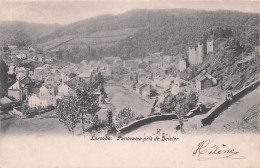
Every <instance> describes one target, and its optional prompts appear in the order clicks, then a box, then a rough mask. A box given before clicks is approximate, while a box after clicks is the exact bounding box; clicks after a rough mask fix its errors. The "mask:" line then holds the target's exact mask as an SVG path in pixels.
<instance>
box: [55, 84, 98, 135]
mask: <svg viewBox="0 0 260 168" xmlns="http://www.w3.org/2000/svg"><path fill="white" fill-rule="evenodd" d="M93 91H94V89H93V88H92V87H91V86H87V87H82V88H78V89H77V90H76V96H69V97H63V98H62V99H61V100H60V102H59V103H58V105H57V107H56V113H57V115H58V117H59V120H60V122H62V123H64V125H65V126H66V127H67V128H68V130H69V131H70V132H72V133H73V134H74V128H75V127H76V125H77V124H78V123H80V122H81V124H82V134H83V135H84V131H85V129H84V123H85V122H87V123H90V125H91V127H92V126H93V125H95V119H96V118H95V114H96V112H98V111H99V110H100V107H99V104H98V96H99V95H96V94H94V92H93Z"/></svg>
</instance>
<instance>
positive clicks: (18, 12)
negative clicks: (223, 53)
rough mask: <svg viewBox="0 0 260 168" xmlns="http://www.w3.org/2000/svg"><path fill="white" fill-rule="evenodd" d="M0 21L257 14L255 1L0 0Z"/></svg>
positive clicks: (61, 21)
mask: <svg viewBox="0 0 260 168" xmlns="http://www.w3.org/2000/svg"><path fill="white" fill-rule="evenodd" d="M0 2H1V6H0V19H1V21H25V22H31V23H47V24H62V25H63V24H70V23H73V22H76V21H80V20H84V19H87V18H91V17H95V16H98V15H103V14H112V15H116V14H120V13H124V12H126V11H129V10H132V9H173V8H192V9H202V10H236V11H241V12H254V13H258V12H259V11H260V2H258V3H257V2H255V1H247V2H246V1H204V2H202V1H196V2H195V1H173V0H131V1H130V0H89V1H78V0H76V1H75V0H74V1H72V0H55V1H53V0H39V1H32V0H31V1H26V0H20V1H14V0H1V1H0Z"/></svg>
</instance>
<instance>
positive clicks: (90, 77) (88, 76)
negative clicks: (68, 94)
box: [77, 71, 94, 83]
mask: <svg viewBox="0 0 260 168" xmlns="http://www.w3.org/2000/svg"><path fill="white" fill-rule="evenodd" d="M77 78H78V79H79V81H80V82H85V83H92V82H94V73H93V71H90V72H85V73H81V74H79V75H78V76H77Z"/></svg>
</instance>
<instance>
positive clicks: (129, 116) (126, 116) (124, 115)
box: [115, 107, 136, 128]
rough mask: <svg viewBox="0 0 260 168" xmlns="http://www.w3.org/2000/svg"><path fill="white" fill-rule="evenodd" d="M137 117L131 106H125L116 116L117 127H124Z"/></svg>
mask: <svg viewBox="0 0 260 168" xmlns="http://www.w3.org/2000/svg"><path fill="white" fill-rule="evenodd" d="M135 119H136V117H135V113H134V112H133V111H132V110H131V109H130V108H129V107H125V108H123V109H122V110H121V111H120V112H119V114H118V115H117V116H116V121H115V122H116V127H117V128H120V127H123V126H125V125H127V124H129V123H130V122H132V121H134V120H135Z"/></svg>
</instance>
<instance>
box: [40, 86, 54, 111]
mask: <svg viewBox="0 0 260 168" xmlns="http://www.w3.org/2000/svg"><path fill="white" fill-rule="evenodd" d="M39 98H40V99H41V100H46V102H47V106H56V95H55V93H54V87H53V86H52V85H45V84H44V85H42V87H41V88H40V92H39Z"/></svg>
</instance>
